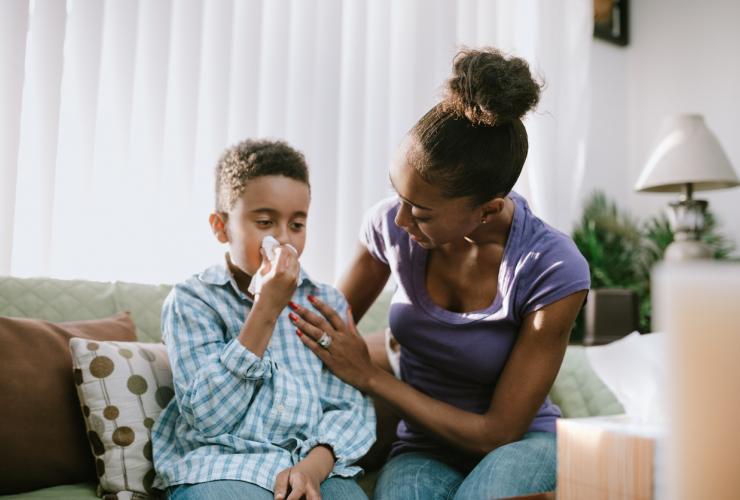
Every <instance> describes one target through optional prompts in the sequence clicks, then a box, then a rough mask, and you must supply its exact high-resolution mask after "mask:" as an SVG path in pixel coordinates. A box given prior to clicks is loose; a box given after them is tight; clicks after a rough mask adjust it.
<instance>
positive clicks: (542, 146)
mask: <svg viewBox="0 0 740 500" xmlns="http://www.w3.org/2000/svg"><path fill="white" fill-rule="evenodd" d="M591 18H592V16H591V0H564V1H561V2H552V1H551V0H519V1H517V2H512V1H510V0H498V1H494V0H458V1H449V0H403V1H392V0H292V1H291V0H157V1H148V0H138V1H137V0H129V1H125V2H122V1H120V0H102V1H101V0H67V1H66V2H64V1H60V0H30V1H29V0H3V1H2V2H0V196H1V197H2V198H0V224H1V227H0V274H12V275H17V276H29V275H43V276H54V277H61V278H85V279H99V280H114V279H118V280H126V281H139V282H175V281H178V280H181V279H184V278H185V277H186V276H188V275H189V274H192V273H194V272H197V271H199V270H201V269H202V268H205V267H206V266H208V265H210V264H212V263H214V262H217V261H218V260H219V259H220V258H221V256H222V254H223V252H224V250H225V249H224V248H223V247H220V246H219V245H218V244H217V243H216V241H215V239H214V238H213V237H212V235H211V233H210V228H209V227H208V225H207V216H208V214H209V212H210V211H211V209H212V205H213V193H212V192H213V181H212V169H213V166H214V164H215V162H216V160H217V158H218V157H219V155H220V153H221V152H222V151H223V149H224V148H225V147H227V146H229V145H232V144H234V143H236V142H237V141H240V140H242V139H244V138H247V137H276V138H283V139H285V140H287V141H288V142H290V143H291V144H293V145H294V146H296V147H297V148H299V149H300V150H302V151H303V152H304V153H305V154H306V156H307V159H308V162H309V166H310V169H311V182H312V193H313V199H312V206H311V212H310V219H309V226H308V231H309V237H308V244H307V248H306V251H305V254H304V258H303V262H304V265H305V267H306V268H307V269H308V270H309V272H310V273H311V274H313V275H314V276H316V277H317V278H319V279H321V280H324V281H328V282H331V281H333V280H335V279H336V278H337V277H338V275H339V273H340V272H341V271H342V269H343V268H344V267H345V266H346V264H347V261H348V259H349V258H350V256H351V254H352V252H353V251H354V246H355V244H356V239H357V232H358V228H359V224H360V221H361V219H362V214H363V212H364V211H365V210H366V209H367V208H368V207H369V206H370V205H372V204H373V203H374V202H375V201H377V200H378V199H380V198H381V197H383V196H385V195H386V194H387V193H388V192H389V187H388V181H387V167H388V163H389V161H390V158H391V155H392V154H393V151H394V149H395V147H396V145H397V144H398V143H399V141H400V140H401V139H402V137H403V135H404V134H405V132H406V131H407V130H408V129H409V128H410V127H411V126H412V125H413V123H414V122H415V121H416V120H417V119H418V118H419V117H420V116H421V115H422V114H423V113H424V112H425V111H426V110H427V109H429V108H430V107H431V106H432V105H433V104H434V103H435V102H436V100H437V99H438V96H439V91H440V89H441V86H442V84H443V82H444V80H445V78H446V77H447V76H448V74H449V71H450V67H451V61H452V58H453V56H454V54H455V53H456V51H457V49H458V47H459V46H460V45H467V46H479V45H493V46H497V47H499V48H501V49H503V50H505V51H507V52H510V53H513V54H516V55H519V56H522V57H524V58H526V59H527V60H529V61H530V63H531V66H532V68H533V70H534V71H535V72H536V73H537V74H538V75H541V76H542V77H544V79H545V80H546V82H547V88H546V90H545V92H544V94H543V99H542V103H541V104H540V106H539V108H538V111H537V112H536V113H534V114H532V115H530V117H529V119H528V121H527V126H528V129H529V131H530V144H531V149H530V158H529V160H528V162H527V166H526V168H525V175H523V176H522V180H521V182H520V183H519V185H518V186H517V189H519V190H520V191H523V192H524V193H525V194H526V195H528V196H529V197H530V198H531V201H532V204H533V206H534V208H535V210H537V211H538V212H539V213H540V215H542V216H543V217H545V218H546V219H547V220H549V221H550V222H552V223H553V224H555V225H556V226H558V227H561V228H564V229H567V225H568V224H569V223H570V221H571V219H572V215H573V210H574V207H573V206H572V203H573V200H574V198H575V196H574V193H576V192H577V190H578V185H579V179H580V177H581V175H582V170H583V165H582V162H583V149H584V140H585V130H586V125H587V123H586V121H585V117H586V116H587V115H586V112H587V109H586V106H587V100H586V99H584V97H583V96H584V95H587V78H586V77H587V69H588V68H587V64H588V51H589V46H590V40H591V30H592V24H591Z"/></svg>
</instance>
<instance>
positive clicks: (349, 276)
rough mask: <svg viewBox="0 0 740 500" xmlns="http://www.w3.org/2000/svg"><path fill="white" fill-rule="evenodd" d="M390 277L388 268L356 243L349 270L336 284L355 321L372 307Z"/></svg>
mask: <svg viewBox="0 0 740 500" xmlns="http://www.w3.org/2000/svg"><path fill="white" fill-rule="evenodd" d="M390 275H391V269H390V267H388V265H387V264H384V263H382V262H380V261H379V260H378V259H376V258H375V257H373V256H372V254H371V253H370V251H369V250H368V249H367V247H366V246H365V245H364V244H362V243H358V245H357V251H356V252H355V257H354V259H353V260H352V262H351V263H350V265H349V269H347V272H346V273H344V275H343V276H342V277H341V278H340V279H339V283H338V284H337V288H338V289H339V290H340V291H341V292H342V293H343V294H344V296H345V297H346V298H347V302H349V305H350V306H351V307H352V314H353V315H354V317H355V318H356V319H357V321H360V319H362V317H363V316H364V315H365V313H366V312H367V310H368V309H370V306H371V305H373V302H375V299H377V298H378V295H380V292H382V291H383V287H384V286H385V284H386V283H387V282H388V277H389V276H390Z"/></svg>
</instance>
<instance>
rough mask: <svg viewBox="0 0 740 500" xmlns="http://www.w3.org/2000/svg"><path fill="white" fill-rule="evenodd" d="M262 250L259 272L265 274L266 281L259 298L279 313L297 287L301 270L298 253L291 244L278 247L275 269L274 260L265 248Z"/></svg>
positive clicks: (276, 249)
mask: <svg viewBox="0 0 740 500" xmlns="http://www.w3.org/2000/svg"><path fill="white" fill-rule="evenodd" d="M260 251H261V252H262V265H261V266H260V268H259V269H258V270H257V272H258V273H260V274H262V275H263V276H264V281H263V282H262V290H261V292H260V294H259V295H258V297H259V299H258V300H259V301H260V302H267V303H269V304H270V305H271V306H272V307H274V308H275V310H276V311H277V312H278V313H279V312H280V311H282V310H283V309H284V308H285V307H286V306H287V305H288V302H290V298H291V297H292V296H293V293H295V289H296V287H297V282H298V276H299V274H300V272H301V266H300V264H299V262H298V254H297V253H296V251H295V249H294V248H293V247H292V246H290V245H280V246H279V247H276V248H275V253H276V255H277V258H276V259H275V262H274V269H273V262H270V259H268V258H267V256H266V255H265V252H264V250H260ZM263 305H267V304H263Z"/></svg>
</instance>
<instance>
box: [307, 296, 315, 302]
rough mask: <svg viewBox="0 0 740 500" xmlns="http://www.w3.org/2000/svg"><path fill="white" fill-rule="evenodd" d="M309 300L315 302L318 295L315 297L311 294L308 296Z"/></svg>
mask: <svg viewBox="0 0 740 500" xmlns="http://www.w3.org/2000/svg"><path fill="white" fill-rule="evenodd" d="M308 301H309V302H310V303H311V304H314V303H315V302H316V297H314V296H313V295H309V296H308Z"/></svg>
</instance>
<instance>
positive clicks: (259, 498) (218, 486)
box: [166, 477, 367, 500]
mask: <svg viewBox="0 0 740 500" xmlns="http://www.w3.org/2000/svg"><path fill="white" fill-rule="evenodd" d="M166 498H167V500H212V499H217V500H273V499H274V498H275V497H274V495H273V493H272V491H270V490H266V489H264V488H260V487H259V486H257V485H256V484H252V483H247V482H246V481H229V480H221V481H208V482H205V483H197V484H181V485H179V486H173V487H171V488H168V489H167V495H166ZM321 498H322V500H367V495H365V492H363V491H362V488H360V486H359V485H358V484H357V483H356V482H355V480H354V479H346V478H341V477H331V478H329V479H327V480H325V481H324V482H323V483H321Z"/></svg>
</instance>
